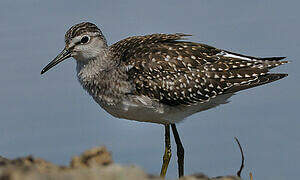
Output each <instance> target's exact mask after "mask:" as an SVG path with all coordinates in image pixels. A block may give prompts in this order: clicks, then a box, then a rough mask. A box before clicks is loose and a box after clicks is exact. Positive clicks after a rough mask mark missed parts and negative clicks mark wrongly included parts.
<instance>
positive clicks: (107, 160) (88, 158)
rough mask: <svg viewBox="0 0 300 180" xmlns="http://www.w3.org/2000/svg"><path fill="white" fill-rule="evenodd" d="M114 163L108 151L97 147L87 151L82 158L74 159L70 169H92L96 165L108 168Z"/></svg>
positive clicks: (76, 157)
mask: <svg viewBox="0 0 300 180" xmlns="http://www.w3.org/2000/svg"><path fill="white" fill-rule="evenodd" d="M112 162H113V161H112V158H111V154H110V153H109V152H108V151H107V149H106V148H105V147H97V148H93V149H90V150H87V151H85V152H84V153H82V154H81V155H80V156H75V157H73V158H72V160H71V163H70V167H71V168H81V167H91V166H94V165H99V166H106V165H109V164H111V163H112Z"/></svg>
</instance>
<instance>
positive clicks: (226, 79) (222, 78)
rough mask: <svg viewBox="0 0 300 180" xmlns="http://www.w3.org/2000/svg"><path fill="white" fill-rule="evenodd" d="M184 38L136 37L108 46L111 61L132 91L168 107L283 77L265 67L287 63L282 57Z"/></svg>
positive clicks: (182, 36)
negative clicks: (124, 73) (116, 61)
mask: <svg viewBox="0 0 300 180" xmlns="http://www.w3.org/2000/svg"><path fill="white" fill-rule="evenodd" d="M185 36H187V35H185V34H152V35H147V36H135V37H130V38H127V39H124V40H121V41H119V42H117V43H115V44H113V45H112V46H111V47H110V52H112V54H113V55H114V59H120V65H121V66H125V67H126V69H127V72H128V79H129V80H130V81H132V83H134V84H135V88H136V90H135V92H133V93H136V94H139V95H146V96H149V97H151V98H153V99H157V100H158V101H160V102H162V103H165V104H168V105H179V104H187V105H189V104H193V103H197V102H207V101H209V100H210V99H211V98H215V97H216V96H218V95H220V94H224V93H232V92H237V91H240V90H243V89H247V88H251V87H255V86H259V85H262V84H266V83H269V82H272V81H276V80H278V79H281V78H283V77H285V76H287V74H273V73H268V71H269V69H271V68H274V67H276V66H279V65H281V64H284V63H286V62H287V61H280V60H281V59H283V57H271V58H256V57H250V56H244V55H240V54H236V53H231V52H228V51H224V50H221V49H217V48H214V47H211V46H208V45H205V44H200V43H194V42H187V41H182V40H181V39H182V38H184V37H185ZM230 55H231V56H232V57H231V56H230ZM238 57H240V58H238Z"/></svg>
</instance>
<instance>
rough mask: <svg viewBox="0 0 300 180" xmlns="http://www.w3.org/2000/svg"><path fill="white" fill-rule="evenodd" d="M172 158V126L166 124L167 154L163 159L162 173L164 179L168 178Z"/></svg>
mask: <svg viewBox="0 0 300 180" xmlns="http://www.w3.org/2000/svg"><path fill="white" fill-rule="evenodd" d="M171 156H172V153H171V141H170V125H169V124H166V125H165V153H164V157H163V164H162V167H161V171H160V176H161V177H163V178H164V177H165V176H166V173H167V169H168V166H169V162H170V159H171Z"/></svg>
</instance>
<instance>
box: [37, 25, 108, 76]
mask: <svg viewBox="0 0 300 180" xmlns="http://www.w3.org/2000/svg"><path fill="white" fill-rule="evenodd" d="M107 49H108V46H107V42H106V39H105V38H104V36H103V35H102V32H101V30H100V29H99V28H98V27H97V26H96V25H95V24H93V23H89V22H82V23H79V24H76V25H74V26H72V27H71V28H70V29H69V30H68V31H67V32H66V35H65V48H64V49H63V51H62V52H61V53H60V54H59V55H58V56H57V57H56V58H54V60H53V61H51V62H50V63H49V64H48V65H47V66H46V67H45V68H44V69H43V70H42V71H41V74H43V73H45V72H46V71H48V70H49V69H51V68H52V67H54V66H55V65H57V64H58V63H60V62H62V61H64V60H65V59H67V58H69V57H73V58H74V59H76V60H77V61H82V62H87V61H89V60H90V59H94V58H96V57H97V56H101V55H102V54H103V53H104V51H105V50H107Z"/></svg>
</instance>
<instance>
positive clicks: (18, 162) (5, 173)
mask: <svg viewBox="0 0 300 180" xmlns="http://www.w3.org/2000/svg"><path fill="white" fill-rule="evenodd" d="M99 179H100V180H160V179H161V178H160V177H159V176H154V175H149V174H147V173H145V172H144V171H142V170H141V169H140V168H138V167H135V166H121V165H118V164H114V163H113V161H112V158H111V154H110V153H109V152H108V151H107V149H106V148H105V147H97V148H93V149H90V150H87V151H85V152H84V153H82V154H81V155H80V156H75V157H73V158H72V160H71V162H70V165H69V166H58V165H54V164H52V163H50V162H47V161H45V160H43V159H40V158H34V157H32V156H27V157H21V158H17V159H12V160H10V159H6V158H4V157H1V156H0V180H99ZM180 180H241V179H240V178H239V177H237V176H223V177H217V178H209V177H207V176H205V175H204V174H201V173H200V174H195V175H191V176H185V177H183V178H181V179H180Z"/></svg>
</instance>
